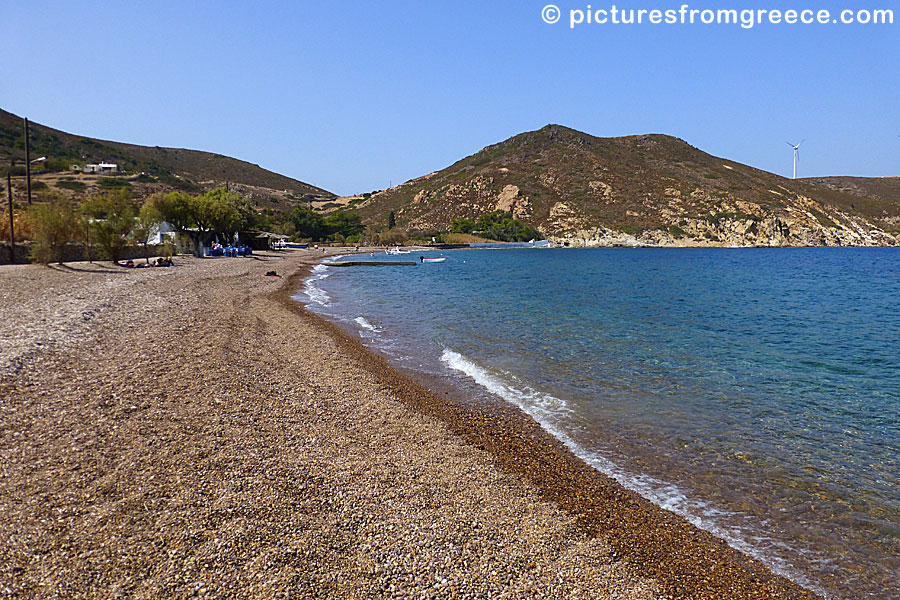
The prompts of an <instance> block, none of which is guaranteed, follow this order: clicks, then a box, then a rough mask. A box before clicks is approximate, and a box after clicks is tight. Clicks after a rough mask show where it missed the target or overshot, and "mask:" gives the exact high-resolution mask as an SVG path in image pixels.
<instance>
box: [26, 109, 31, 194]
mask: <svg viewBox="0 0 900 600" xmlns="http://www.w3.org/2000/svg"><path fill="white" fill-rule="evenodd" d="M28 133H29V132H28V119H27V118H26V119H25V178H26V179H27V180H28V184H27V185H28V204H31V144H30V143H29V140H28V138H29V137H31V136H30V135H28Z"/></svg>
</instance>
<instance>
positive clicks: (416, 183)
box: [356, 125, 900, 246]
mask: <svg viewBox="0 0 900 600" xmlns="http://www.w3.org/2000/svg"><path fill="white" fill-rule="evenodd" d="M497 209H501V210H507V211H511V212H512V213H513V215H514V216H515V217H517V218H519V219H521V220H523V221H525V222H527V223H528V224H530V225H533V226H535V227H537V228H538V229H539V230H540V231H541V232H542V233H543V234H544V235H546V236H547V237H549V238H550V239H552V240H554V241H556V242H559V243H561V244H566V245H575V246H608V245H641V244H649V245H683V246H696V245H712V246H723V245H725V246H730V245H741V246H745V245H762V246H822V245H828V246H836V245H896V244H897V243H898V234H900V203H898V202H896V201H892V200H890V199H888V198H887V197H871V196H860V195H855V194H851V193H848V192H847V191H846V190H842V189H838V188H836V187H835V188H831V187H827V186H822V185H817V184H814V183H812V182H809V181H794V180H789V179H785V178H783V177H780V176H778V175H774V174H772V173H768V172H765V171H761V170H759V169H755V168H753V167H749V166H747V165H743V164H740V163H737V162H734V161H730V160H727V159H722V158H717V157H715V156H712V155H710V154H707V153H705V152H702V151H700V150H698V149H697V148H694V147H693V146H691V145H689V144H688V143H686V142H685V141H683V140H680V139H677V138H674V137H670V136H666V135H636V136H628V137H620V138H599V137H594V136H591V135H588V134H585V133H581V132H579V131H575V130H573V129H569V128H567V127H562V126H560V125H548V126H546V127H544V128H543V129H540V130H539V131H533V132H528V133H523V134H521V135H517V136H515V137H513V138H510V139H508V140H506V141H504V142H501V143H499V144H495V145H493V146H488V147H486V148H484V149H483V150H481V151H480V152H477V153H476V154H473V155H472V156H469V157H467V158H464V159H462V160H460V161H459V162H457V163H455V164H453V165H451V166H450V167H448V168H446V169H444V170H442V171H438V172H436V173H432V174H430V175H426V176H424V177H421V178H418V179H414V180H412V181H409V182H407V183H404V184H402V185H399V186H395V187H393V188H391V189H389V190H384V191H382V192H379V193H377V194H374V195H372V196H370V197H369V198H368V199H367V200H366V201H364V202H362V203H360V204H358V205H357V206H356V210H357V211H358V212H359V213H360V214H361V215H362V216H363V218H364V220H365V221H366V222H368V223H371V224H383V223H384V222H385V221H386V219H387V215H388V213H390V212H391V211H393V212H394V213H395V216H396V220H397V223H398V225H400V226H402V227H405V228H406V229H408V230H410V231H420V232H426V233H427V232H432V231H446V230H447V229H448V227H449V226H450V223H451V222H452V221H453V220H454V219H458V218H462V217H466V218H476V217H478V216H479V215H480V214H483V213H486V212H490V211H493V210H497Z"/></svg>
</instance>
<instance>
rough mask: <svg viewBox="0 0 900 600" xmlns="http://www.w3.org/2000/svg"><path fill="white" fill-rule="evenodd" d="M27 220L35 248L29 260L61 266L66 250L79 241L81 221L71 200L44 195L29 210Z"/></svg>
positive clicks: (60, 195)
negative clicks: (55, 263)
mask: <svg viewBox="0 0 900 600" xmlns="http://www.w3.org/2000/svg"><path fill="white" fill-rule="evenodd" d="M26 220H27V222H28V225H29V227H30V228H31V231H32V235H33V238H34V241H35V245H34V246H33V247H32V249H31V257H32V258H33V259H34V260H35V261H36V262H40V263H43V264H47V263H49V262H52V261H54V260H55V261H57V262H60V263H61V262H62V261H63V259H64V258H65V249H66V246H67V245H68V244H69V243H71V242H74V241H77V240H78V239H80V237H81V219H80V218H79V217H78V213H77V211H76V210H75V205H74V203H72V201H71V200H69V199H68V198H66V197H65V196H63V195H62V194H60V193H59V192H53V191H50V192H46V193H44V194H42V195H41V198H39V201H38V202H36V203H35V204H34V205H32V206H31V208H29V209H28V213H27V214H26Z"/></svg>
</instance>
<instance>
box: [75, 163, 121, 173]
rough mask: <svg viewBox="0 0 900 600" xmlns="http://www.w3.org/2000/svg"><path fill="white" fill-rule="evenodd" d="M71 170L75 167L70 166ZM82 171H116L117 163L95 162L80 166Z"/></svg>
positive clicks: (117, 169) (117, 168)
mask: <svg viewBox="0 0 900 600" xmlns="http://www.w3.org/2000/svg"><path fill="white" fill-rule="evenodd" d="M72 169H73V170H76V169H75V167H72ZM81 172H82V173H118V172H119V165H117V164H116V163H105V162H102V163H97V164H91V165H84V166H83V167H82V168H81Z"/></svg>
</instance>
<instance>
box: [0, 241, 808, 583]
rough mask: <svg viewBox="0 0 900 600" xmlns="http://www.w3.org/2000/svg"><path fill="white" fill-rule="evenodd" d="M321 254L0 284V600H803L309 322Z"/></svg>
mask: <svg viewBox="0 0 900 600" xmlns="http://www.w3.org/2000/svg"><path fill="white" fill-rule="evenodd" d="M321 257H322V254H321V253H316V252H313V251H303V250H296V251H289V252H285V253H280V254H274V253H273V254H266V255H262V256H257V257H256V258H254V259H241V258H236V259H211V260H210V259H207V260H196V259H192V258H186V257H179V258H178V259H176V264H177V265H178V266H177V267H175V268H173V269H133V270H125V269H121V268H117V267H112V266H109V265H108V264H106V265H101V264H94V265H89V264H86V263H78V264H75V265H72V266H71V267H70V268H59V267H53V268H47V267H40V266H17V267H0V310H2V311H3V315H4V326H3V329H2V332H0V514H2V515H3V517H2V518H0V535H2V537H3V539H4V540H5V543H4V544H3V546H2V549H0V596H5V597H23V598H31V597H34V598H45V597H76V598H77V597H85V598H87V597H90V598H96V597H139V598H158V597H191V596H209V597H235V598H246V597H259V598H274V597H291V598H325V597H327V598H386V597H435V598H490V597H508V598H621V599H631V598H634V599H655V598H710V599H712V598H717V599H718V598H747V599H750V598H753V599H761V598H812V597H815V596H813V595H812V594H810V593H809V592H806V591H804V590H802V589H800V588H798V587H797V586H795V585H793V584H791V583H790V582H787V581H785V580H784V579H781V578H779V577H777V576H775V575H773V574H771V573H770V572H769V571H768V570H767V569H766V568H765V567H763V566H762V565H760V564H759V563H756V562H754V561H752V560H751V559H749V558H747V557H745V556H743V555H741V554H739V553H737V552H736V551H734V550H732V549H730V548H729V547H728V546H727V545H725V544H724V542H722V541H720V540H718V539H716V538H714V537H713V536H711V535H709V534H707V533H705V532H702V531H699V530H697V529H696V528H694V527H692V526H691V525H689V524H687V523H686V522H685V521H683V520H682V519H680V518H678V517H675V516H674V515H672V514H670V513H667V512H666V511H663V510H661V509H659V508H657V507H655V506H654V505H652V504H650V503H649V502H647V501H645V500H643V499H642V498H640V497H639V496H637V495H636V494H633V493H631V492H628V491H627V490H624V489H623V488H621V486H619V485H618V484H616V483H615V482H613V481H611V480H609V479H608V478H606V477H604V476H602V475H600V474H599V473H597V472H596V471H594V470H592V469H590V468H589V467H587V466H586V465H584V464H583V463H582V462H581V461H579V460H578V459H576V458H575V457H574V456H572V455H571V454H570V453H569V452H568V450H566V449H565V448H564V447H563V446H562V445H561V444H559V443H558V442H556V440H554V439H553V438H552V437H550V436H549V435H547V434H546V433H545V432H544V431H543V430H542V429H540V427H539V426H538V425H537V424H536V423H535V422H534V421H532V420H531V419H530V418H528V417H527V416H525V415H523V414H522V413H521V412H519V411H517V410H515V409H512V408H507V407H502V406H498V407H495V408H477V407H472V406H467V407H465V408H463V407H461V406H460V405H459V404H458V403H454V402H452V401H451V400H449V399H448V398H447V397H445V396H444V395H443V394H441V393H439V392H431V391H429V390H426V389H425V388H423V387H422V386H420V385H418V384H417V383H415V382H414V381H412V380H411V379H410V378H408V377H406V376H405V375H403V374H401V373H398V372H396V371H395V370H393V369H391V368H390V367H389V366H388V365H387V363H386V362H385V361H384V360H383V359H382V358H380V357H378V356H376V355H374V354H373V353H371V352H370V351H368V350H367V349H366V348H365V347H363V346H362V345H361V344H360V343H359V342H358V341H357V340H355V339H353V338H352V337H351V336H349V335H347V334H345V333H344V332H343V331H341V330H340V329H339V328H338V327H336V326H334V325H332V324H330V323H328V322H326V321H324V320H323V319H321V318H320V317H318V316H316V315H314V314H312V313H309V312H307V311H306V310H304V309H303V308H302V306H301V305H300V304H299V303H297V302H296V301H295V300H293V299H292V296H293V295H294V294H295V293H296V290H297V289H299V287H300V282H301V280H302V277H303V275H304V274H305V273H306V272H307V270H308V269H309V267H310V266H311V265H312V264H313V263H314V262H315V261H317V260H319V259H321ZM273 269H275V270H278V271H279V272H280V273H284V274H286V275H288V277H286V278H285V279H278V278H270V277H264V273H265V272H266V271H269V270H273Z"/></svg>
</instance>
